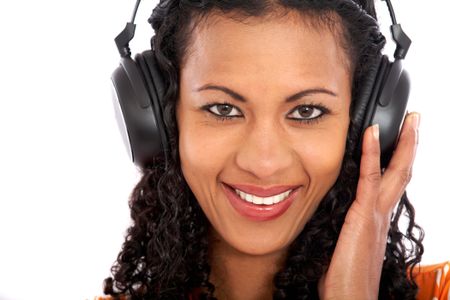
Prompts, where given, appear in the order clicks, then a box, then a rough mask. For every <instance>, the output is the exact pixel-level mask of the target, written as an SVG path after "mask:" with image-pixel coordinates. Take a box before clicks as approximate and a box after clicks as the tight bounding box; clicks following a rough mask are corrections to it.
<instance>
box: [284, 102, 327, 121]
mask: <svg viewBox="0 0 450 300" xmlns="http://www.w3.org/2000/svg"><path fill="white" fill-rule="evenodd" d="M328 112H329V110H328V109H327V108H325V107H324V106H321V105H300V106H297V107H296V108H295V109H294V110H293V111H292V112H291V113H290V116H291V117H289V119H292V120H295V121H299V122H306V121H311V120H315V119H319V118H321V117H322V116H323V115H324V114H327V113H328Z"/></svg>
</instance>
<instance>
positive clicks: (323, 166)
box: [299, 126, 347, 188]
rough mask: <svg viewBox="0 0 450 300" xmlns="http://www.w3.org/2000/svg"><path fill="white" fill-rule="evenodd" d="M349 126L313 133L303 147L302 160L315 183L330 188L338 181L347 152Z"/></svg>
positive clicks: (312, 181)
mask: <svg viewBox="0 0 450 300" xmlns="http://www.w3.org/2000/svg"><path fill="white" fill-rule="evenodd" d="M346 138H347V127H344V126H338V127H336V128H335V129H334V130H327V131H323V132H321V133H317V132H316V133H315V134H313V135H312V136H311V137H310V138H309V139H308V141H309V143H308V144H307V145H302V146H299V147H301V148H299V149H301V150H299V151H301V154H300V157H301V160H302V163H303V166H304V169H305V171H306V173H307V174H308V175H309V177H310V180H311V183H312V184H313V185H320V186H324V185H326V186H327V188H330V187H331V185H332V184H334V182H335V181H336V179H337V177H338V175H339V172H340V169H341V165H342V160H343V157H344V153H345V144H346Z"/></svg>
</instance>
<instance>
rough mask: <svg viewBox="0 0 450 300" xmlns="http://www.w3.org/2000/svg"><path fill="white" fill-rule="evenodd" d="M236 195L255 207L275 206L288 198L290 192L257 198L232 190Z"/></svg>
mask: <svg viewBox="0 0 450 300" xmlns="http://www.w3.org/2000/svg"><path fill="white" fill-rule="evenodd" d="M234 191H235V192H236V194H238V195H239V197H241V199H242V200H244V201H247V202H249V203H253V204H257V205H273V204H277V203H279V202H281V201H284V200H286V199H287V198H288V196H289V194H290V193H291V192H292V190H288V191H286V192H284V193H281V194H278V195H274V196H271V197H258V196H256V195H252V194H247V193H245V192H243V191H240V190H238V189H235V190H234Z"/></svg>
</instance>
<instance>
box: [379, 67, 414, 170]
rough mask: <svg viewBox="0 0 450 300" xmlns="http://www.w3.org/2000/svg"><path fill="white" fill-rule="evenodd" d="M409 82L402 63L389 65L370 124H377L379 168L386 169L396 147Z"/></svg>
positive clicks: (407, 95)
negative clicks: (379, 154) (379, 155)
mask: <svg viewBox="0 0 450 300" xmlns="http://www.w3.org/2000/svg"><path fill="white" fill-rule="evenodd" d="M409 91H410V80H409V75H408V72H406V70H403V68H402V61H401V60H396V61H394V62H393V63H389V66H388V70H387V72H386V75H385V78H384V79H383V83H382V86H381V89H380V92H379V96H378V98H377V101H376V106H375V109H374V112H373V116H372V122H371V124H379V128H380V149H381V167H382V168H384V167H387V165H388V164H389V161H390V160H391V157H392V154H393V152H394V150H395V147H396V145H397V140H398V136H399V133H400V129H401V126H402V123H403V120H404V118H405V112H406V106H407V104H408V98H409Z"/></svg>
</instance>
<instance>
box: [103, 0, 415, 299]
mask: <svg viewBox="0 0 450 300" xmlns="http://www.w3.org/2000/svg"><path fill="white" fill-rule="evenodd" d="M149 21H150V23H151V24H152V26H153V28H154V30H155V37H154V38H153V39H152V46H153V49H154V50H155V53H156V58H157V60H158V64H159V66H160V68H161V70H162V73H163V74H164V78H165V80H166V82H165V84H166V91H167V92H166V94H165V98H164V100H165V101H164V107H163V109H164V116H165V121H166V124H167V125H168V128H167V129H168V134H169V137H170V147H171V149H172V151H171V153H170V157H169V160H168V168H167V170H165V168H164V160H163V158H162V157H161V159H159V160H158V159H156V160H155V161H154V162H153V163H152V164H150V165H149V166H147V167H146V168H144V169H143V170H142V171H143V176H142V179H141V181H140V182H139V183H138V184H137V186H136V187H135V189H134V191H133V194H132V196H131V199H130V208H131V216H132V219H133V224H132V226H131V227H130V228H129V230H128V233H127V236H126V240H125V242H124V244H123V249H122V251H121V253H120V254H119V256H118V259H117V262H116V264H115V265H114V266H113V268H112V271H113V278H108V279H106V280H105V289H104V290H105V293H106V294H109V295H127V296H129V297H130V298H132V299H185V298H187V299H197V298H201V299H212V298H213V297H215V298H217V299H272V298H274V299H317V298H320V299H375V298H379V299H415V298H416V296H417V292H418V287H417V283H416V282H415V280H414V278H415V277H414V276H413V274H412V270H413V268H414V266H416V265H417V264H418V263H419V262H420V259H421V256H422V253H423V246H422V239H423V233H422V229H421V228H420V227H419V226H418V225H416V223H415V221H414V209H413V207H412V205H411V203H410V202H409V201H408V198H407V197H406V193H404V191H405V187H406V185H407V184H408V182H409V180H410V178H411V170H412V165H413V161H414V155H415V151H416V147H417V141H418V126H419V115H418V114H417V113H411V114H408V115H407V116H406V118H405V122H404V124H403V127H402V130H401V135H400V139H399V142H398V145H397V148H396V151H395V153H394V155H393V157H392V160H391V162H390V164H389V166H388V167H387V169H386V170H385V171H384V172H383V174H381V171H380V170H381V167H380V159H379V158H380V148H379V131H378V127H377V125H375V126H372V127H370V128H368V129H367V130H365V132H364V135H363V143H362V144H363V145H362V155H360V154H358V151H357V148H358V141H359V139H360V135H361V134H360V131H361V130H362V124H361V123H362V120H361V119H360V118H357V117H354V114H353V108H354V107H355V103H356V102H357V101H358V99H359V97H360V96H361V95H360V94H361V93H362V88H361V86H362V85H363V83H364V80H365V79H366V78H365V77H366V76H367V74H368V73H369V72H370V71H371V69H373V68H374V65H375V62H376V61H377V59H378V58H379V57H380V51H381V49H382V48H383V46H384V44H385V38H384V37H383V36H382V34H381V33H380V32H379V28H378V25H377V23H376V16H375V10H374V5H373V1H349V0H340V1H326V0H324V1H289V0H284V1H281V0H280V1H261V0H253V1H187V0H182V1H161V3H160V4H159V5H158V6H157V7H156V8H155V10H154V11H153V14H152V16H151V18H150V20H149ZM399 199H400V201H399ZM402 214H405V215H406V218H407V225H408V226H407V228H406V230H404V231H402V230H401V229H400V228H399V218H400V216H401V215H402Z"/></svg>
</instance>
